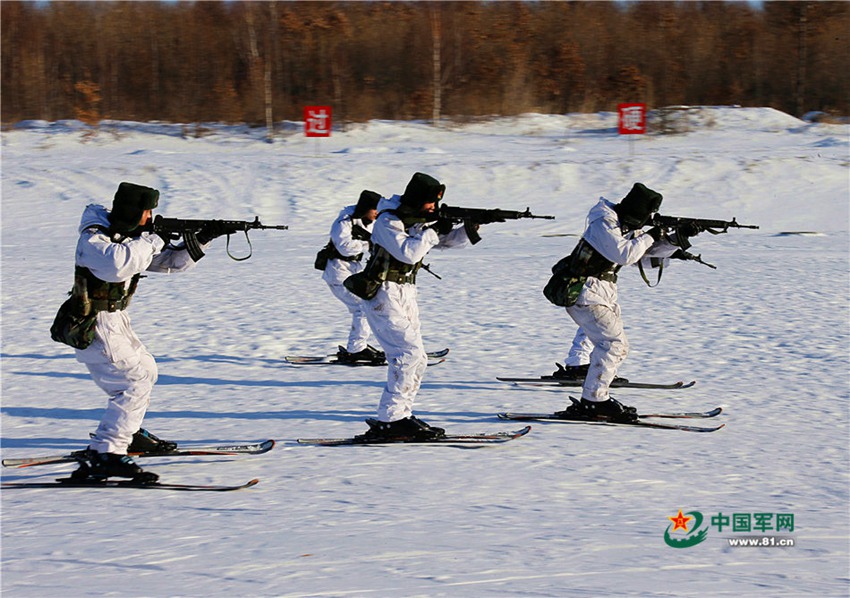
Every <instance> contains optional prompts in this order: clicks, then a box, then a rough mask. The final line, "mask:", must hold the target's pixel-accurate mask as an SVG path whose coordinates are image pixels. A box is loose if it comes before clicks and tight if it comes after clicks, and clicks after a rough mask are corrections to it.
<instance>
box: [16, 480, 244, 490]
mask: <svg viewBox="0 0 850 598" xmlns="http://www.w3.org/2000/svg"><path fill="white" fill-rule="evenodd" d="M259 483H260V480H258V479H253V480H250V481H248V482H246V483H244V484H237V485H235V486H223V485H217V484H168V483H165V482H154V483H152V484H139V483H134V482H133V480H74V479H71V478H59V479H57V480H56V481H55V482H3V483H2V485H0V489H2V490H11V489H13V488H135V489H138V490H177V491H182V492H233V491H234V490H242V489H244V488H250V487H251V486H256V485H257V484H259Z"/></svg>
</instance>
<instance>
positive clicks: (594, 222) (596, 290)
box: [576, 197, 678, 307]
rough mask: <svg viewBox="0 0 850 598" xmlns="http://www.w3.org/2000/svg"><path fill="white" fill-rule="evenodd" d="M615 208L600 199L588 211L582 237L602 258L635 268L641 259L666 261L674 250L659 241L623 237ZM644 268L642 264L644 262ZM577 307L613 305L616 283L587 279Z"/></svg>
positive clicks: (640, 236)
mask: <svg viewBox="0 0 850 598" xmlns="http://www.w3.org/2000/svg"><path fill="white" fill-rule="evenodd" d="M614 206H615V204H613V203H611V202H610V201H608V200H607V199H605V198H604V197H600V198H599V203H597V204H596V205H595V206H593V207H592V208H591V209H590V212H589V213H588V215H587V221H588V224H587V229H586V230H585V231H584V235H582V237H583V238H584V239H585V241H587V242H588V243H590V245H591V246H593V248H594V249H596V251H598V252H599V253H600V254H602V256H603V257H604V258H605V259H607V260H610V261H612V262H614V263H615V264H618V265H621V266H631V265H634V264H637V263H638V262H639V261H641V260H642V259H643V258H649V257H669V256H670V255H672V254H673V253H675V252H676V250H677V249H678V247H676V246H674V245H672V244H671V243H669V242H668V241H666V240H664V239H663V238H662V239H661V240H659V241H658V242H656V241H655V240H654V239H653V238H652V237H651V236H649V235H648V234H646V232H644V231H642V230H636V231H630V232H628V233H626V234H623V230H622V228H621V226H620V218H619V217H618V216H617V212H615V211H614ZM644 265H646V262H644ZM576 304H577V305H608V306H611V307H613V306H614V305H616V304H617V285H616V283H613V282H610V281H607V280H599V279H598V278H594V277H589V278H588V279H587V281H586V282H585V283H584V288H582V290H581V293H580V294H579V296H578V299H577V300H576Z"/></svg>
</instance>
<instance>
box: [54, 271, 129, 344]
mask: <svg viewBox="0 0 850 598" xmlns="http://www.w3.org/2000/svg"><path fill="white" fill-rule="evenodd" d="M139 278H141V274H136V275H135V276H133V278H132V279H131V281H130V286H129V287H128V288H125V287H124V283H110V282H105V281H103V280H100V279H99V278H96V277H95V276H94V275H93V274H92V273H91V271H89V269H88V268H82V267H80V266H77V268H76V269H75V271H74V288H73V289H71V292H70V293H69V294H70V295H71V296H70V297H69V298H68V299H67V300H66V301H65V302H64V303H63V304H62V305H61V306H60V307H59V311H58V312H57V313H56V317H55V318H54V319H53V324H52V325H51V326H50V338H52V339H53V340H54V341H56V342H57V343H62V344H64V345H68V346H69V347H73V348H75V349H86V348H88V347H89V345H91V344H92V343H93V342H94V337H95V325H96V324H97V314H98V313H99V312H102V311H110V312H112V311H121V310H123V309H127V307H128V306H129V305H130V299H131V298H132V297H133V293H135V292H136V286H137V285H138V283H139Z"/></svg>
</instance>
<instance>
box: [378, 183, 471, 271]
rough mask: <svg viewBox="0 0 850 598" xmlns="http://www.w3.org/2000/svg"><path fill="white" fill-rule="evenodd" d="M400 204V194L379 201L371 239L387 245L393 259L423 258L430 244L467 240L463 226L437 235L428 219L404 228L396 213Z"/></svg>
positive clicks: (457, 243)
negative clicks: (393, 212)
mask: <svg viewBox="0 0 850 598" xmlns="http://www.w3.org/2000/svg"><path fill="white" fill-rule="evenodd" d="M400 205H401V197H400V196H398V195H393V196H392V197H390V198H389V199H387V198H382V199H381V201H380V202H378V219H377V220H376V221H375V227H374V229H373V230H372V242H373V243H374V244H376V245H380V246H381V247H383V248H384V249H386V250H387V251H388V252H389V254H390V255H392V256H393V257H394V258H395V259H397V260H398V261H400V262H403V263H405V264H416V263H418V262H420V261H422V260H423V259H424V258H425V256H426V255H427V253H428V252H429V251H431V249H433V248H437V249H449V248H454V247H463V246H464V245H467V244H468V243H469V242H470V240H469V236H468V235H467V234H466V229H465V228H464V227H463V226H457V227H455V228H454V229H452V231H451V232H450V233H449V234H447V235H442V236H440V235H438V234H437V231H435V230H434V229H433V228H431V227H430V226H429V224H428V223H424V222H417V223H415V224H412V225H411V226H410V227H408V228H407V229H405V228H404V223H402V221H401V219H400V218H399V217H398V216H396V215H395V214H391V213H389V211H388V210H396V209H398V207H399V206H400Z"/></svg>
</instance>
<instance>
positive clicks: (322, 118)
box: [304, 106, 331, 137]
mask: <svg viewBox="0 0 850 598" xmlns="http://www.w3.org/2000/svg"><path fill="white" fill-rule="evenodd" d="M304 135H306V136H307V137H330V136H331V107H330V106H304Z"/></svg>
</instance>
